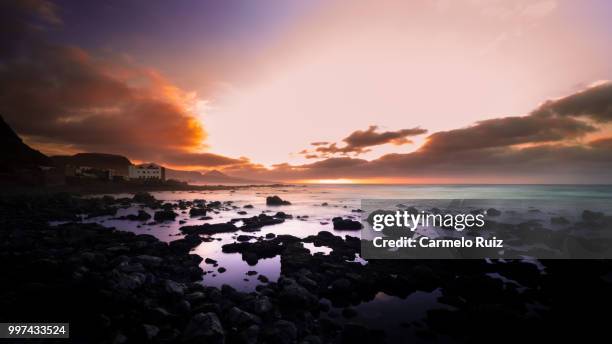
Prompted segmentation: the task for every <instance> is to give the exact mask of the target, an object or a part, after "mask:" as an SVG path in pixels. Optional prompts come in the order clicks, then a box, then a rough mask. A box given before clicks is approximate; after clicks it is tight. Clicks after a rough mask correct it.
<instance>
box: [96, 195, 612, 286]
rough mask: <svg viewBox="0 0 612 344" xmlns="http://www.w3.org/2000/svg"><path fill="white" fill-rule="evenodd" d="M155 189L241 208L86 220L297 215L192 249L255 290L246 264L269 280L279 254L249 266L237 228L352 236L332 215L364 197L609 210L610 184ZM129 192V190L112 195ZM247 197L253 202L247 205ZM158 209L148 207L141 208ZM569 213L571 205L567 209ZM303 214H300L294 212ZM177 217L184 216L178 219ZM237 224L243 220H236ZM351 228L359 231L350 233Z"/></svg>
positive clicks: (148, 229)
mask: <svg viewBox="0 0 612 344" xmlns="http://www.w3.org/2000/svg"><path fill="white" fill-rule="evenodd" d="M153 195H154V196H155V197H156V198H157V199H160V200H164V201H168V202H173V201H178V200H193V199H205V200H207V201H232V202H233V204H234V205H236V206H238V207H239V209H236V210H231V211H221V212H219V213H218V214H210V215H211V216H212V217H213V219H212V220H206V221H203V220H199V219H198V218H190V217H189V214H188V213H182V214H180V216H179V217H178V218H177V219H176V221H174V222H165V223H160V224H152V225H149V224H144V223H138V222H134V221H123V220H116V219H113V218H111V217H99V218H93V219H89V220H86V221H88V222H97V223H100V224H102V225H104V226H107V227H115V228H117V229H122V230H129V231H133V232H135V233H139V234H151V235H154V236H156V237H157V238H158V239H160V240H163V241H172V240H177V239H179V238H180V237H181V233H180V230H179V228H180V227H181V226H183V225H196V224H203V223H206V222H209V223H220V222H227V221H229V220H230V219H232V218H237V217H249V216H254V215H258V214H260V213H262V212H265V213H270V214H273V213H275V212H276V211H284V212H285V213H288V214H292V215H293V216H294V218H293V219H288V220H286V221H285V222H284V223H282V224H279V225H274V226H267V227H264V228H262V230H261V231H260V232H256V233H242V232H240V231H238V232H236V233H223V234H217V235H215V236H214V237H215V238H217V239H219V240H215V241H212V242H204V243H202V244H201V245H200V246H198V247H197V248H196V249H195V251H194V252H193V253H196V254H199V255H200V256H202V257H204V258H212V259H215V260H217V261H219V262H220V265H219V266H223V267H225V268H226V269H227V271H226V272H225V273H218V272H217V271H216V268H215V269H213V268H212V267H211V266H210V265H206V264H204V263H203V264H202V268H203V269H204V270H205V271H207V272H209V273H208V274H207V275H206V276H204V283H206V284H208V285H213V286H221V285H223V284H230V285H232V286H233V287H235V288H237V289H239V290H245V291H248V290H253V289H254V288H255V286H256V285H257V284H258V283H259V282H258V281H257V279H256V277H257V276H254V277H249V276H247V275H246V273H247V271H250V270H255V271H257V272H258V273H260V274H264V275H266V277H268V278H269V279H270V280H275V279H277V278H278V276H279V273H280V266H279V262H280V259H279V257H276V258H271V259H263V260H260V261H259V263H258V264H257V266H249V265H248V264H247V263H246V262H244V261H242V259H241V255H240V254H224V253H222V251H221V247H222V246H223V245H224V244H226V243H231V242H234V241H235V238H236V236H237V235H239V234H249V235H255V236H263V235H265V234H267V233H274V234H290V235H294V236H297V237H306V236H308V235H314V234H317V233H318V232H319V231H322V230H326V231H330V232H333V233H334V234H336V235H341V236H344V235H347V232H345V231H334V229H333V226H332V224H331V219H332V218H333V217H336V216H343V217H349V218H355V219H359V217H360V216H359V214H358V213H355V212H352V210H355V209H358V208H360V205H361V200H362V199H366V198H368V199H425V198H428V199H489V200H496V199H522V200H531V201H532V202H533V205H535V206H538V207H540V208H548V209H549V210H548V211H547V212H543V213H542V214H546V215H547V216H548V215H551V214H554V213H553V209H554V211H557V209H561V210H560V211H562V213H559V214H561V215H564V216H570V217H571V216H572V214H571V212H572V211H573V212H574V213H575V214H573V215H577V214H578V213H579V212H581V211H582V210H584V209H591V210H599V211H606V210H612V186H611V185H351V184H346V185H308V186H286V187H259V188H248V189H240V190H235V191H228V190H221V191H202V192H201V191H197V192H195V191H190V192H155V193H153ZM270 195H278V196H280V197H281V198H283V199H285V200H288V201H290V202H291V203H292V204H291V205H289V206H282V207H269V206H267V205H266V204H265V198H266V196H270ZM114 196H128V197H129V196H131V195H114ZM247 204H250V205H253V208H252V209H244V208H243V207H244V206H245V205H247ZM138 209H139V207H138V206H134V207H131V208H129V209H121V210H120V211H119V213H118V214H117V216H122V215H127V214H131V213H136V211H137V210H138ZM144 210H145V211H148V212H149V213H151V214H153V211H152V210H150V209H144ZM239 210H242V211H246V212H247V215H239V214H237V211H239ZM568 212H570V213H569V214H568ZM298 216H300V218H299V219H298V218H297V217H298ZM179 220H183V221H185V223H184V224H179V222H178V221H179ZM237 225H240V223H237ZM348 234H349V235H359V233H358V232H357V233H352V232H349V233H348ZM306 247H307V248H308V249H310V250H311V252H312V253H313V254H314V253H315V252H322V253H324V254H327V253H329V248H325V247H314V246H313V245H308V244H307V245H306Z"/></svg>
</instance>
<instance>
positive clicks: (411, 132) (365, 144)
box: [299, 125, 427, 159]
mask: <svg viewBox="0 0 612 344" xmlns="http://www.w3.org/2000/svg"><path fill="white" fill-rule="evenodd" d="M377 129H378V126H375V125H371V126H369V127H368V129H367V130H357V131H354V132H353V133H351V134H350V135H349V136H347V137H345V138H344V139H342V141H343V142H344V146H342V147H338V144H337V143H335V142H334V143H329V142H325V141H320V142H313V143H311V145H312V146H315V147H316V148H315V149H314V151H309V150H303V151H301V152H300V153H299V154H303V155H305V156H306V158H307V159H314V158H318V157H329V156H332V155H335V154H340V155H349V154H354V155H359V154H363V153H366V152H369V151H370V150H369V149H368V148H369V147H374V146H380V145H384V144H394V145H397V146H399V145H404V144H409V143H412V141H411V140H410V139H408V137H410V136H417V135H421V134H424V133H426V132H427V130H425V129H421V128H418V127H415V128H411V129H400V130H397V131H384V132H377Z"/></svg>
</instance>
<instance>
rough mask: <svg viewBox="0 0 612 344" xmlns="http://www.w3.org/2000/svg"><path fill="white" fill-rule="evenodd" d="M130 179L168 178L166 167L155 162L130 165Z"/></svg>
mask: <svg viewBox="0 0 612 344" xmlns="http://www.w3.org/2000/svg"><path fill="white" fill-rule="evenodd" d="M128 176H129V178H130V179H159V180H165V179H166V168H165V167H163V166H159V165H157V164H154V163H148V164H140V165H133V166H130V167H129V171H128Z"/></svg>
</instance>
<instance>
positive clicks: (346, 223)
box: [332, 217, 363, 231]
mask: <svg viewBox="0 0 612 344" xmlns="http://www.w3.org/2000/svg"><path fill="white" fill-rule="evenodd" d="M332 222H333V223H334V229H335V230H349V231H354V230H360V229H362V228H363V225H362V224H361V222H359V221H354V220H349V219H343V218H341V217H334V218H333V219H332Z"/></svg>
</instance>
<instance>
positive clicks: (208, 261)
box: [204, 258, 217, 265]
mask: <svg viewBox="0 0 612 344" xmlns="http://www.w3.org/2000/svg"><path fill="white" fill-rule="evenodd" d="M204 263H206V264H210V265H213V264H217V261H216V260H214V259H212V258H206V259H204Z"/></svg>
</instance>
